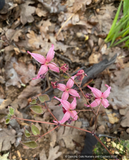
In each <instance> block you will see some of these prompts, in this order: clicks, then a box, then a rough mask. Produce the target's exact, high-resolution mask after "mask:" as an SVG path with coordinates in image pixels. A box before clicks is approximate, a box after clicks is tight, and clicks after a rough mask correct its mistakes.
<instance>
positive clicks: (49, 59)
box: [46, 44, 55, 62]
mask: <svg viewBox="0 0 129 160" xmlns="http://www.w3.org/2000/svg"><path fill="white" fill-rule="evenodd" d="M54 54H55V52H54V45H53V44H52V46H51V48H50V49H49V51H48V54H47V57H46V60H47V62H50V61H51V60H52V59H53V58H54Z"/></svg>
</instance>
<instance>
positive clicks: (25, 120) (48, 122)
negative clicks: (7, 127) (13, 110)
mask: <svg viewBox="0 0 129 160" xmlns="http://www.w3.org/2000/svg"><path fill="white" fill-rule="evenodd" d="M13 119H19V120H22V121H30V122H38V123H45V124H52V125H56V124H55V123H50V122H42V121H35V120H30V119H24V118H17V117H13Z"/></svg>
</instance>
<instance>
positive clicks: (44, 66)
mask: <svg viewBox="0 0 129 160" xmlns="http://www.w3.org/2000/svg"><path fill="white" fill-rule="evenodd" d="M28 53H29V54H30V55H31V56H32V57H33V58H34V59H35V60H36V61H38V62H39V63H40V64H41V67H40V69H39V71H38V75H37V76H36V77H35V78H33V80H34V79H39V78H41V77H42V75H46V73H47V71H48V69H50V70H52V71H54V72H58V73H59V67H57V65H56V64H55V63H53V62H51V63H50V61H51V60H52V59H53V58H54V54H55V52H54V45H53V44H52V46H51V48H50V50H49V51H48V54H47V56H46V58H44V56H42V55H40V54H36V53H31V52H29V51H28Z"/></svg>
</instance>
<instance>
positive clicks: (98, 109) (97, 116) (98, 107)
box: [93, 104, 101, 133]
mask: <svg viewBox="0 0 129 160" xmlns="http://www.w3.org/2000/svg"><path fill="white" fill-rule="evenodd" d="M100 107H101V104H100V105H99V107H98V110H97V115H96V117H95V129H94V131H93V133H94V132H95V130H96V128H97V119H98V115H99V114H98V113H99V110H100Z"/></svg>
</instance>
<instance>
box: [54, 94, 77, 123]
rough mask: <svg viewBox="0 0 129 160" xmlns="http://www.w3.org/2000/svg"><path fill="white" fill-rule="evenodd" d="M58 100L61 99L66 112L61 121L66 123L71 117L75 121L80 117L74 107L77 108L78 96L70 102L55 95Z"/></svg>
mask: <svg viewBox="0 0 129 160" xmlns="http://www.w3.org/2000/svg"><path fill="white" fill-rule="evenodd" d="M54 98H56V99H57V100H59V101H60V102H61V104H62V106H63V112H64V116H63V118H62V120H61V121H59V123H62V124H63V123H65V122H66V121H68V120H69V119H70V117H72V120H73V121H76V120H77V118H78V115H77V112H76V111H74V109H75V108H76V105H77V102H76V98H74V99H73V102H72V103H71V104H70V103H69V102H68V101H66V100H63V99H59V98H57V97H54ZM54 122H55V123H57V122H56V121H54Z"/></svg>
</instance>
